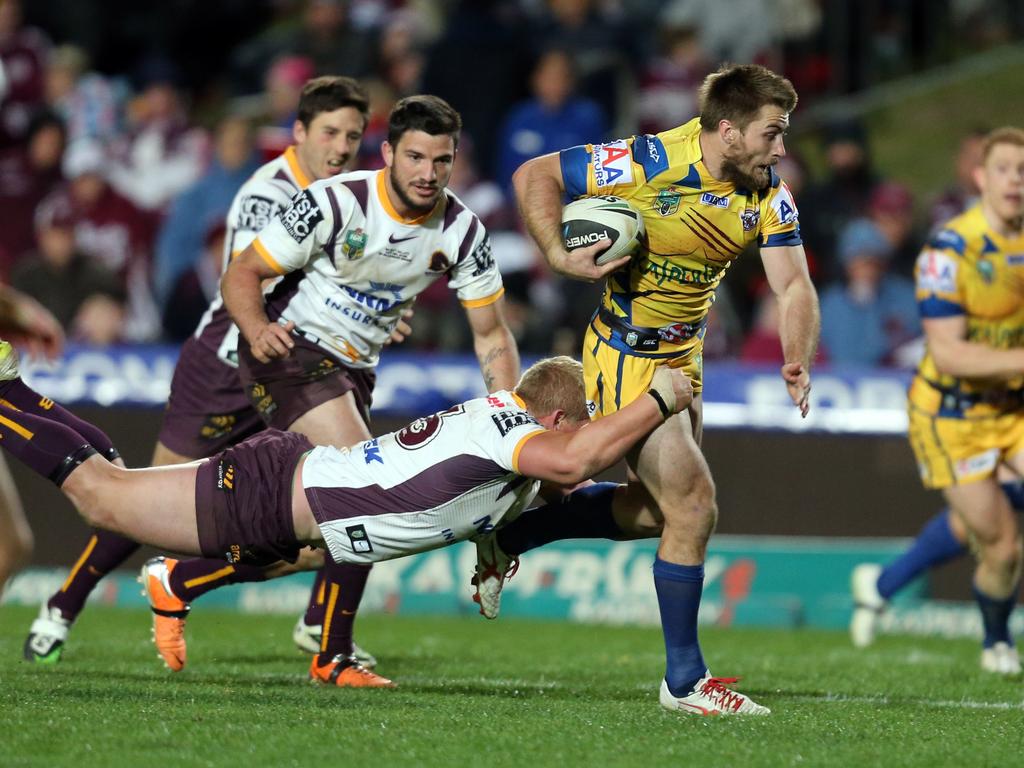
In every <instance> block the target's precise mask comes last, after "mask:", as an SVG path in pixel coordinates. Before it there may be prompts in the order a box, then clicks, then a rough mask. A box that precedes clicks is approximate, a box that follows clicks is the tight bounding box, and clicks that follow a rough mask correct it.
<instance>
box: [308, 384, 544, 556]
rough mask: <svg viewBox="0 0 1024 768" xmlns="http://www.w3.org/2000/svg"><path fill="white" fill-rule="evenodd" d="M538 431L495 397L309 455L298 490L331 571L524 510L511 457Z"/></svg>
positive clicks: (508, 396)
mask: <svg viewBox="0 0 1024 768" xmlns="http://www.w3.org/2000/svg"><path fill="white" fill-rule="evenodd" d="M544 431H545V430H544V427H542V426H541V425H540V424H539V423H538V422H537V421H536V420H535V419H534V418H533V417H532V416H531V415H530V414H529V413H528V412H527V411H526V408H525V406H524V404H523V402H522V400H520V399H519V398H518V397H517V396H516V395H514V394H512V393H510V392H507V391H500V392H496V393H494V394H493V395H491V396H489V397H481V398H477V399H475V400H469V401H467V402H465V403H462V404H461V405H456V406H454V407H452V408H449V409H448V410H447V411H441V412H440V413H435V414H434V415H433V416H428V417H426V418H423V419H418V420H416V421H414V422H413V423H412V424H410V425H409V426H407V427H405V428H404V429H401V430H399V431H397V432H391V433H389V434H387V435H384V436H383V437H378V438H375V439H373V440H368V441H367V442H365V443H363V444H362V445H357V446H354V447H352V448H343V449H340V450H339V449H337V448H333V447H330V446H319V447H317V448H314V449H313V450H312V451H311V452H310V454H309V455H308V456H307V458H306V463H305V464H304V465H303V467H302V486H303V488H304V489H305V492H306V498H307V500H308V501H309V504H310V507H312V510H313V517H314V518H316V521H317V523H318V524H319V526H320V533H321V535H322V536H323V539H324V543H325V544H326V546H327V549H328V550H329V551H330V553H331V557H333V558H334V559H335V560H336V561H337V562H348V563H373V562H377V561H378V560H388V559H391V558H393V557H401V556H403V555H409V554H413V553H415V552H423V551H425V550H428V549H436V548H437V547H443V546H445V545H447V544H451V543H452V542H456V541H462V540H463V539H467V538H469V537H471V536H475V535H477V534H479V533H486V532H488V531H490V530H491V529H492V528H494V527H495V526H497V525H499V524H500V523H501V522H502V521H507V520H512V519H514V518H515V517H516V516H518V515H519V513H520V512H522V511H523V510H524V509H526V507H527V505H529V503H530V502H531V501H532V500H533V498H534V496H536V494H537V490H538V489H539V487H540V481H538V480H532V479H530V478H527V477H523V476H522V475H520V474H519V452H520V451H521V450H522V447H523V445H524V444H525V443H526V441H527V440H529V439H530V438H532V437H536V436H537V435H539V434H541V433H543V432H544Z"/></svg>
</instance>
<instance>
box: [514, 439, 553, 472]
mask: <svg viewBox="0 0 1024 768" xmlns="http://www.w3.org/2000/svg"><path fill="white" fill-rule="evenodd" d="M545 432H547V430H546V429H536V430H534V431H533V432H530V433H529V434H526V435H523V436H522V437H521V438H519V442H518V443H516V448H515V450H514V451H512V471H513V472H515V473H516V474H517V475H518V474H519V452H520V451H521V450H523V446H524V445H526V441H527V440H532V439H533V438H535V437H536V436H537V435H543V434H544V433H545Z"/></svg>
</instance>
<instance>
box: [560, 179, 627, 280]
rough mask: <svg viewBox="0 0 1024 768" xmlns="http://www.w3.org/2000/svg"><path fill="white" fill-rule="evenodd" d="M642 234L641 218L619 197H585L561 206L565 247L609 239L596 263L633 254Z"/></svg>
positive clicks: (600, 263)
mask: <svg viewBox="0 0 1024 768" xmlns="http://www.w3.org/2000/svg"><path fill="white" fill-rule="evenodd" d="M643 236H644V217H643V216H641V215H640V213H639V212H638V211H637V210H636V209H635V208H634V207H633V206H632V205H630V204H629V203H628V202H627V201H626V200H623V199H622V198H621V197H615V196H614V195H602V196H600V197H584V198H581V199H580V200H574V201H573V202H571V203H569V204H568V205H567V206H565V208H563V209H562V244H563V245H564V246H565V250H567V251H573V250H575V249H577V248H585V247H586V246H588V245H593V244H594V243H596V242H598V241H599V240H604V239H605V238H607V239H608V240H611V241H612V244H611V245H610V246H608V247H607V248H606V249H605V250H603V251H601V252H600V253H599V254H598V255H597V257H596V258H595V259H594V263H595V264H597V265H598V266H601V265H602V264H607V263H608V262H609V261H614V260H615V259H618V258H619V257H621V256H625V255H626V254H629V253H632V252H633V251H634V250H635V249H636V247H637V245H639V244H640V241H641V240H642V239H643Z"/></svg>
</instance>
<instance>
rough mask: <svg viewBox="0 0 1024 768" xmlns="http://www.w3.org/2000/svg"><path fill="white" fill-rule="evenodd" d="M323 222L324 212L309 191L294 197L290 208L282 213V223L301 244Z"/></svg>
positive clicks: (305, 190) (293, 238)
mask: <svg viewBox="0 0 1024 768" xmlns="http://www.w3.org/2000/svg"><path fill="white" fill-rule="evenodd" d="M323 220H324V214H323V211H321V210H320V208H319V206H317V204H316V201H314V200H313V195H312V194H311V193H310V191H309V190H308V189H304V190H302V191H301V192H299V193H298V194H297V195H296V196H295V197H293V198H292V201H291V203H290V204H289V206H288V207H287V208H285V209H284V210H283V211H282V212H281V223H282V224H284V228H285V231H287V232H288V234H289V235H291V237H292V240H294V241H295V242H296V243H301V242H302V241H303V240H305V239H306V238H307V237H309V236H310V234H312V232H313V230H314V229H316V225H317V224H319V223H320V222H321V221H323Z"/></svg>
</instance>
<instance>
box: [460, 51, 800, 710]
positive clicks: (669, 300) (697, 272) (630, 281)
mask: <svg viewBox="0 0 1024 768" xmlns="http://www.w3.org/2000/svg"><path fill="white" fill-rule="evenodd" d="M796 101H797V95H796V92H795V91H794V90H793V87H792V85H791V84H790V83H789V81H788V80H785V79H784V78H782V77H779V76H778V75H776V74H774V73H772V72H770V71H769V70H767V69H765V68H763V67H760V66H754V65H742V66H727V67H723V68H722V69H720V70H719V71H718V72H715V73H714V74H712V75H710V76H709V77H708V78H707V79H706V80H705V82H704V84H703V85H702V87H701V90H700V104H701V114H700V117H699V118H696V119H694V120H692V121H690V122H689V123H686V124H685V125H682V126H679V127H678V128H674V129H672V130H669V131H665V132H664V133H660V134H657V135H655V136H634V137H632V138H629V139H626V140H623V141H613V142H610V143H607V144H596V145H587V146H580V147H573V148H571V149H566V150H563V151H562V152H560V153H557V154H551V155H545V156H543V157H539V158H536V159H534V160H531V161H529V162H527V163H525V164H524V165H523V166H521V167H520V169H519V170H518V172H517V173H516V175H515V178H514V184H515V189H516V197H517V199H518V202H519V207H520V210H521V211H522V215H523V218H524V220H525V222H526V224H527V226H528V228H529V230H530V234H531V235H532V236H533V237H534V239H535V240H536V241H537V243H538V245H539V246H540V248H541V251H542V252H543V253H544V256H545V258H546V259H547V261H548V263H549V264H550V265H551V267H552V268H553V269H554V270H555V271H556V272H559V273H561V274H564V275H568V276H570V277H574V278H578V279H583V280H597V279H600V278H603V277H606V276H607V278H608V282H607V285H606V287H605V291H604V298H603V300H602V303H601V306H600V307H599V308H598V310H597V312H595V314H594V317H593V319H592V320H591V323H590V327H589V328H588V330H587V335H586V338H585V340H584V349H583V366H584V372H585V376H586V383H587V398H588V401H589V402H588V405H589V407H590V408H591V412H592V418H594V419H595V420H596V421H597V423H600V420H601V419H602V418H605V417H607V416H608V415H609V414H613V413H615V412H617V411H618V410H619V409H621V408H623V407H624V406H626V405H628V404H629V403H631V402H633V401H634V400H636V398H638V397H640V396H641V395H642V394H643V393H644V392H645V391H646V389H647V387H648V385H649V384H650V381H651V378H652V376H654V374H655V372H656V371H658V370H660V369H661V368H662V367H664V366H668V367H670V368H680V369H682V370H683V371H684V372H685V373H686V374H687V375H688V376H689V377H690V379H691V380H692V381H693V388H694V399H693V403H692V404H691V405H690V407H689V409H687V412H686V414H685V417H682V418H672V419H669V420H668V421H667V422H666V423H665V425H664V426H662V427H660V428H658V429H657V430H655V431H654V433H653V434H651V435H650V436H649V437H647V438H646V439H645V440H644V441H643V442H642V443H641V444H640V445H639V446H638V447H637V448H636V449H634V450H633V451H631V452H630V453H629V454H628V455H627V457H626V459H627V463H628V465H629V483H628V486H627V487H626V489H625V494H626V495H632V496H634V497H639V498H647V499H649V500H650V501H649V503H646V504H642V503H633V504H615V503H614V501H615V497H616V495H617V492H616V490H615V487H614V485H613V484H606V485H605V486H594V487H592V488H593V489H592V490H591V491H590V493H591V494H592V497H591V499H590V501H589V503H588V504H586V505H576V506H575V507H572V506H571V505H567V509H566V511H565V512H566V515H567V516H568V518H569V519H568V520H566V521H564V522H563V523H562V524H560V525H558V526H553V528H557V535H558V537H566V538H568V537H579V536H584V537H592V536H598V537H607V538H629V537H635V536H638V535H652V532H653V533H654V534H655V535H656V534H657V532H660V534H661V543H660V545H659V547H658V556H657V558H656V559H655V563H654V584H655V588H656V591H657V594H658V601H659V605H660V609H661V620H662V631H663V633H664V637H665V647H666V655H667V669H666V673H665V678H664V679H663V681H662V683H661V692H660V696H659V698H660V702H661V704H662V706H664V707H666V708H668V709H673V710H680V711H684V712H694V713H700V714H712V713H719V712H730V713H731V712H738V713H746V712H762V711H766V710H765V708H764V707H761V706H760V705H758V704H756V703H754V702H753V701H751V700H750V699H749V698H747V697H746V696H744V695H743V694H740V693H736V692H734V691H732V690H730V689H728V688H727V687H726V683H728V682H732V681H731V680H728V679H722V678H716V677H713V676H712V675H711V673H710V672H709V670H708V667H707V665H706V664H705V662H704V658H703V655H702V653H701V648H700V644H699V642H698V638H697V611H698V608H699V605H700V598H701V592H702V588H703V581H704V557H705V551H706V547H707V542H708V539H709V537H710V536H711V532H712V531H713V530H714V527H715V520H716V517H717V514H718V510H717V507H716V504H715V489H714V483H713V481H712V478H711V473H710V470H709V469H708V465H707V462H706V461H705V459H704V457H703V455H702V453H701V449H700V441H701V432H702V401H701V396H700V392H701V375H702V358H701V349H702V339H703V336H704V327H705V323H706V320H707V314H708V310H709V308H710V306H711V303H712V301H713V300H714V292H715V287H716V286H717V285H718V283H719V281H720V280H721V279H722V277H723V275H724V274H725V271H726V269H727V268H728V266H729V264H730V263H731V262H732V261H733V260H734V259H735V258H736V257H738V256H739V255H740V253H741V252H742V251H743V250H744V249H745V248H746V246H747V245H750V244H754V243H756V244H757V245H758V246H759V248H760V254H761V260H762V262H763V264H764V269H765V273H766V275H767V277H768V283H769V285H770V286H771V288H772V290H773V291H774V293H775V294H776V296H777V297H778V299H779V304H780V309H781V329H780V331H781V337H782V344H783V349H784V352H785V359H786V363H785V365H783V367H782V376H783V379H784V380H785V384H786V387H787V389H788V390H789V394H790V397H791V398H792V400H793V403H794V404H795V405H796V406H797V407H798V408H799V409H800V412H801V414H803V415H806V413H807V409H808V394H809V392H810V386H811V385H810V364H811V360H812V358H813V356H814V351H815V347H816V344H817V339H818V302H817V295H816V293H815V290H814V286H813V285H812V284H811V281H810V278H809V276H808V272H807V263H806V259H805V256H804V252H803V246H802V244H801V240H800V234H799V227H798V224H797V210H796V205H795V203H794V202H793V198H792V196H791V195H790V193H789V190H788V189H787V188H786V185H785V184H784V183H783V182H782V180H781V179H780V178H779V177H778V176H777V175H776V173H775V171H774V168H773V166H774V165H775V163H776V162H777V161H778V160H779V158H780V157H782V156H783V155H784V154H785V147H784V141H783V137H784V135H785V132H786V130H787V129H788V127H789V115H790V113H791V112H792V110H793V108H794V107H795V106H796ZM603 194H611V195H619V196H621V197H624V198H626V199H627V200H629V201H630V202H631V203H632V204H633V206H634V207H635V208H636V209H637V210H638V211H640V213H641V214H642V215H643V217H644V222H645V224H646V229H647V238H646V242H644V243H642V244H641V247H640V249H639V250H638V251H637V253H636V254H634V256H633V257H624V258H622V259H619V260H617V261H614V262H611V263H609V264H607V265H605V266H603V267H597V266H596V265H595V264H594V258H595V256H596V255H597V254H598V253H599V252H600V250H601V249H602V248H603V247H606V246H607V245H608V244H607V242H605V243H603V244H597V245H594V246H591V247H588V248H580V249H577V250H574V251H572V252H566V250H565V248H564V247H563V244H562V239H561V235H560V212H561V209H562V204H563V203H564V202H565V201H566V200H571V199H575V198H579V197H583V196H593V195H603ZM619 493H621V492H619ZM631 512H637V513H638V514H634V515H633V516H632V517H631V516H630V513H631ZM540 518H541V516H539V515H536V516H530V517H529V518H525V519H524V522H523V523H522V525H521V526H517V523H512V524H511V525H510V526H509V528H508V529H506V530H511V531H515V530H516V528H517V527H519V531H518V533H519V535H520V538H527V536H526V534H533V535H534V537H535V538H534V540H535V541H541V540H542V539H543V538H545V536H544V534H543V533H542V528H543V526H544V521H543V520H542V519H540ZM531 521H532V523H533V526H532V529H529V525H530V522H531ZM524 528H526V529H527V530H524ZM548 540H550V538H548ZM500 541H501V539H500V535H499V536H498V537H496V536H490V537H487V539H486V540H485V541H484V542H481V544H480V545H478V572H477V582H478V590H479V598H480V601H481V608H482V610H483V611H484V613H485V615H487V613H488V611H489V610H490V611H491V612H492V613H493V610H494V609H496V607H497V599H498V598H499V597H500V589H501V585H502V583H503V580H504V575H505V573H506V569H507V568H508V567H509V566H510V565H511V563H512V562H513V560H514V558H513V557H512V555H513V554H518V553H509V552H504V551H503V550H502V549H501V547H500V544H499V543H500Z"/></svg>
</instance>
